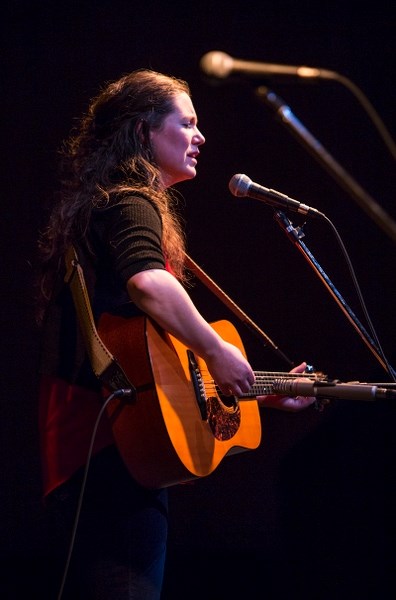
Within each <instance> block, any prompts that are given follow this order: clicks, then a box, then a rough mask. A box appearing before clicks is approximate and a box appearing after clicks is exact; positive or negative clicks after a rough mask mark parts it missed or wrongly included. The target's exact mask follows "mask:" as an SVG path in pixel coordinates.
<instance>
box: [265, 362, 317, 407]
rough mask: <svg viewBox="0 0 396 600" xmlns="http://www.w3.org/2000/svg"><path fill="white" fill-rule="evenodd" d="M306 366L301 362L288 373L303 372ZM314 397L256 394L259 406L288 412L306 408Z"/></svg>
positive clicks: (313, 400)
mask: <svg viewBox="0 0 396 600" xmlns="http://www.w3.org/2000/svg"><path fill="white" fill-rule="evenodd" d="M306 368H307V363H306V362H302V363H301V364H299V365H298V366H297V367H294V368H293V369H292V370H291V371H290V373H304V371H305V369H306ZM315 400H316V398H315V397H313V396H296V397H295V398H294V397H289V396H281V395H280V394H268V395H266V396H257V402H258V404H259V406H260V407H261V406H263V407H264V406H265V407H267V408H276V409H278V410H285V411H289V412H298V411H300V410H304V409H305V408H308V407H309V406H311V405H312V404H313V403H314V402H315Z"/></svg>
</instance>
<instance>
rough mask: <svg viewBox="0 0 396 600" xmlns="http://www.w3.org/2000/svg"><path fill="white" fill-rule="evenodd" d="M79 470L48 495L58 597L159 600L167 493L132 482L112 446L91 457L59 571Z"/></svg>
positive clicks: (76, 495) (78, 488)
mask: <svg viewBox="0 0 396 600" xmlns="http://www.w3.org/2000/svg"><path fill="white" fill-rule="evenodd" d="M83 474H84V473H83V472H78V473H77V474H76V475H75V476H74V477H73V478H72V479H71V480H70V481H68V482H66V483H65V484H63V485H62V486H61V487H60V488H58V489H57V490H56V491H55V492H52V493H51V494H50V496H49V497H48V501H47V506H48V514H49V518H50V526H51V531H52V532H53V534H54V539H53V550H54V557H53V558H54V565H55V567H54V575H55V577H52V580H53V581H55V587H56V585H57V584H56V580H58V583H59V586H58V588H57V590H56V594H58V593H59V590H61V589H62V590H63V593H62V600H159V598H160V595H161V586H162V581H163V574H164V573H163V572H164V564H165V554H166V540H167V531H168V510H167V492H166V490H159V491H150V490H145V489H143V488H141V487H140V486H139V485H137V484H136V483H135V482H134V480H133V479H132V477H131V475H130V474H129V472H128V471H127V469H126V468H125V466H124V464H123V463H122V460H121V459H120V457H119V455H118V453H117V451H116V449H115V448H107V449H105V450H103V451H102V452H101V453H100V454H99V455H97V456H95V457H93V458H92V461H91V464H90V468H89V471H88V478H87V483H86V488H85V492H84V497H83V502H82V508H81V513H80V518H79V522H78V527H77V530H76V535H75V541H74V547H73V552H72V554H71V560H70V565H69V568H68V569H67V576H66V578H65V577H64V572H65V568H66V564H67V562H68V561H67V556H68V550H69V546H70V541H71V537H72V531H73V524H74V519H75V514H76V509H77V504H78V498H79V494H80V491H81V485H82V481H83ZM62 581H64V585H61V583H62ZM54 598H56V595H55V596H54ZM59 600H60V599H59Z"/></svg>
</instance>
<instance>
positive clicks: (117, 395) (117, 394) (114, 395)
mask: <svg viewBox="0 0 396 600" xmlns="http://www.w3.org/2000/svg"><path fill="white" fill-rule="evenodd" d="M133 394H134V390H132V389H128V388H121V389H118V390H116V391H115V392H113V393H112V394H110V396H109V397H108V398H106V400H105V402H104V404H103V406H102V408H101V409H100V411H99V414H98V416H97V418H96V421H95V425H94V428H93V431H92V436H91V442H90V445H89V449H88V455H87V462H86V465H85V469H84V476H83V480H82V483H81V490H80V494H79V497H78V503H77V509H76V515H75V517H74V522H73V527H72V533H71V538H70V544H69V549H68V553H67V558H66V563H65V568H64V570H63V575H62V582H61V585H60V588H59V592H58V596H57V600H61V598H62V595H63V591H64V588H65V584H66V579H67V574H68V571H69V567H70V561H71V557H72V554H73V548H74V543H75V539H76V534H77V528H78V522H79V520H80V513H81V508H82V503H83V498H84V492H85V486H86V483H87V478H88V471H89V466H90V462H91V458H92V451H93V445H94V442H95V438H96V433H97V430H98V426H99V423H100V420H101V418H102V416H103V413H104V411H105V409H106V407H107V405H108V404H109V403H110V402H111V401H112V400H114V398H122V397H125V396H128V397H129V396H132V395H133Z"/></svg>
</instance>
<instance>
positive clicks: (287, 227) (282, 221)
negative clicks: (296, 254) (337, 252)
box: [274, 211, 396, 381]
mask: <svg viewBox="0 0 396 600" xmlns="http://www.w3.org/2000/svg"><path fill="white" fill-rule="evenodd" d="M274 218H275V221H276V222H277V223H278V225H279V226H280V227H281V228H282V229H283V231H284V232H285V233H286V235H287V237H288V238H289V240H290V241H291V242H292V243H293V244H294V245H295V246H297V248H298V249H299V250H300V252H301V253H302V254H303V255H304V257H305V258H306V260H307V261H308V263H309V264H310V265H311V267H313V269H314V270H315V271H316V274H317V275H318V277H319V279H320V280H321V281H322V283H323V284H324V285H325V287H326V288H327V290H328V291H329V292H330V294H331V296H332V297H333V298H334V300H335V301H336V302H337V304H338V306H339V307H340V308H341V310H342V311H343V313H344V314H345V315H346V317H347V318H348V320H349V321H350V322H351V323H352V325H353V326H354V328H355V329H356V331H357V332H358V334H359V335H360V337H361V338H362V340H363V341H364V343H365V344H366V346H367V347H368V348H369V350H371V352H372V353H373V355H374V356H375V358H376V359H377V360H378V362H379V363H380V364H381V366H382V367H383V368H384V369H385V371H386V372H387V373H388V374H389V375H390V376H391V377H392V379H393V381H396V371H395V370H394V369H393V368H392V367H391V366H390V365H389V364H387V363H386V362H385V360H384V358H383V355H382V352H381V351H380V349H379V348H378V346H377V345H376V344H375V342H374V340H373V339H372V338H371V337H370V336H369V334H368V333H367V331H366V329H365V328H364V327H363V325H362V324H361V323H360V321H359V319H358V318H357V317H356V315H355V314H354V312H353V311H352V310H351V308H350V307H349V306H348V304H347V303H346V302H345V300H344V298H343V297H342V296H341V294H340V292H339V291H338V290H337V288H336V287H335V286H334V284H333V283H332V282H331V280H330V279H329V277H328V276H327V275H326V273H325V271H324V270H323V269H322V267H321V266H320V264H319V263H318V261H317V260H316V259H315V257H314V256H313V254H312V253H311V252H310V250H309V249H308V247H307V246H306V245H305V244H304V242H303V241H302V240H301V238H302V237H303V236H304V233H302V231H301V229H300V230H297V229H296V228H295V227H293V224H292V223H291V221H290V220H289V219H288V218H287V217H286V215H285V214H284V213H283V212H282V211H276V212H275V215H274Z"/></svg>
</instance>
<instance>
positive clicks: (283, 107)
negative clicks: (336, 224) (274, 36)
mask: <svg viewBox="0 0 396 600" xmlns="http://www.w3.org/2000/svg"><path fill="white" fill-rule="evenodd" d="M256 94H257V96H258V98H259V99H260V100H264V101H265V103H266V104H267V105H268V106H269V107H270V108H272V109H273V110H274V111H275V113H276V114H277V115H278V116H279V117H280V120H281V122H282V123H283V124H284V125H285V126H286V128H287V129H289V130H290V131H291V132H292V133H293V134H294V135H295V136H296V137H297V138H298V140H299V141H300V142H301V143H302V145H303V146H304V147H305V148H306V149H307V150H308V151H309V152H310V153H311V154H313V156H314V158H316V159H317V160H318V161H319V162H320V163H321V164H322V166H324V167H325V169H326V170H327V171H328V172H329V173H330V175H332V177H333V178H334V179H335V180H336V181H337V183H339V184H340V185H341V187H342V188H344V189H345V190H346V191H347V192H348V193H349V194H350V195H351V196H352V197H353V198H354V199H355V200H356V201H357V203H358V204H359V205H360V207H361V208H362V209H363V210H364V211H365V212H366V213H367V214H368V215H369V216H370V217H371V218H372V219H373V221H375V223H376V224H377V225H379V226H380V227H381V228H382V229H383V231H384V232H385V233H386V234H387V235H388V236H389V237H390V238H391V239H392V240H393V241H394V242H396V223H395V221H393V220H392V218H391V217H390V216H389V215H388V214H387V213H386V212H385V211H384V210H383V208H381V206H379V204H378V203H377V202H376V201H375V200H374V198H372V197H371V196H370V195H369V194H368V193H367V192H365V190H364V189H363V188H362V187H361V186H360V185H359V184H358V183H357V181H355V179H353V177H351V175H349V173H347V171H346V170H345V169H344V168H343V167H342V166H341V165H340V164H339V163H338V162H337V161H336V160H335V159H334V158H333V157H332V156H331V154H330V153H329V152H327V150H326V149H325V148H324V147H323V146H322V144H320V142H319V141H318V140H317V139H315V138H314V136H313V135H312V134H311V133H310V132H309V131H308V130H307V128H306V127H304V125H303V124H302V123H301V121H299V120H298V119H297V118H296V116H295V115H294V114H293V112H292V110H291V108H290V106H287V104H286V103H285V102H284V100H282V98H280V97H279V96H277V95H276V94H275V92H273V91H272V90H269V89H268V88H267V87H265V86H260V87H259V88H257V90H256Z"/></svg>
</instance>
